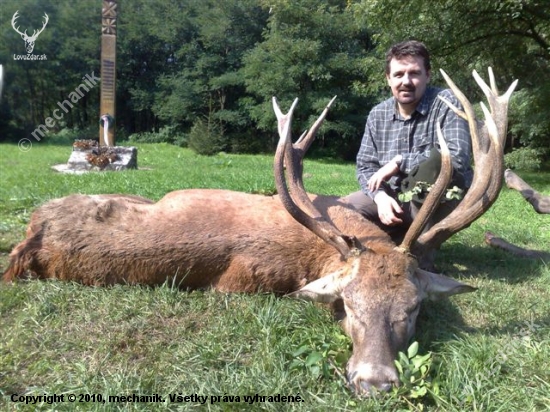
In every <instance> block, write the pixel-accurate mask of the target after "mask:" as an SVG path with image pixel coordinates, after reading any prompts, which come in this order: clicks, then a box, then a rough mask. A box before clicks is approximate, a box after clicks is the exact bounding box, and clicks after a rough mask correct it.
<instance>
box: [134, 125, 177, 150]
mask: <svg viewBox="0 0 550 412" xmlns="http://www.w3.org/2000/svg"><path fill="white" fill-rule="evenodd" d="M128 140H130V142H136V143H170V144H175V145H178V146H187V136H185V135H184V134H183V133H179V132H178V130H177V127H176V126H164V127H161V129H160V130H159V131H158V132H157V133H155V132H142V133H134V134H132V135H130V136H129V138H128Z"/></svg>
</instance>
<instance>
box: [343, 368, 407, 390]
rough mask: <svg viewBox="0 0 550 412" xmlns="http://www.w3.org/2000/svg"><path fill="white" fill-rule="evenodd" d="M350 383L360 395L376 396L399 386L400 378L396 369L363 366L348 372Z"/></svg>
mask: <svg viewBox="0 0 550 412" xmlns="http://www.w3.org/2000/svg"><path fill="white" fill-rule="evenodd" d="M347 377H348V382H349V385H350V387H351V389H352V390H353V391H354V392H355V393H356V394H358V395H363V396H374V395H375V394H376V392H389V391H390V390H391V389H392V387H393V386H399V376H398V375H397V371H396V370H395V369H394V368H391V367H388V366H383V365H375V366H373V365H365V364H363V365H361V366H360V367H359V368H357V369H355V370H353V371H348V375H347Z"/></svg>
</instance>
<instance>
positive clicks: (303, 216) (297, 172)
mask: <svg viewBox="0 0 550 412" xmlns="http://www.w3.org/2000/svg"><path fill="white" fill-rule="evenodd" d="M335 98H336V97H334V98H333V99H332V100H331V101H330V103H329V104H328V105H327V107H326V108H325V110H324V111H323V113H321V115H320V116H319V118H318V119H317V121H316V122H315V123H314V125H313V126H312V128H311V129H310V131H309V132H308V133H307V134H306V133H304V134H303V135H302V136H301V137H300V139H299V140H298V141H297V142H296V143H295V144H292V141H291V133H290V125H291V122H292V114H293V112H294V108H295V107H296V104H297V103H298V99H295V100H294V102H293V103H292V106H291V108H290V110H289V111H288V113H287V114H283V113H282V111H281V109H280V108H279V105H278V104H277V99H276V98H275V97H273V110H274V111H275V115H276V116H277V120H278V130H279V144H278V145H277V151H276V153H275V161H274V165H273V166H274V172H275V185H276V186H277V191H278V193H279V197H280V199H281V202H282V203H283V205H284V207H285V209H286V210H287V211H288V213H289V214H290V215H291V216H292V217H293V218H294V219H295V220H296V221H297V222H298V223H300V224H301V225H303V226H305V227H306V228H308V229H309V230H310V231H312V232H313V233H315V234H316V235H317V236H319V237H320V238H321V239H323V240H324V241H325V242H327V243H328V244H330V245H331V246H333V247H334V248H336V249H337V250H338V251H339V252H340V254H341V255H342V256H343V257H344V258H347V257H348V256H350V255H351V254H354V253H356V251H358V250H362V249H363V247H362V245H361V244H360V242H359V241H358V240H357V239H356V238H355V237H354V236H348V235H344V234H342V233H341V232H340V231H339V230H338V228H336V226H334V225H333V224H331V223H329V222H328V221H327V220H326V219H325V218H324V217H323V216H322V215H321V213H320V212H319V211H318V210H317V208H316V207H315V206H314V205H313V203H312V202H311V200H310V199H309V197H308V195H307V193H306V191H305V189H304V185H303V181H302V170H303V165H302V160H303V157H304V155H305V153H306V151H307V149H308V148H309V146H310V145H311V143H312V142H313V139H314V138H315V134H316V132H317V130H318V129H319V127H320V126H321V124H322V122H323V120H324V118H325V116H326V114H327V113H328V109H329V107H330V105H331V104H332V102H333V101H334V99H335ZM283 163H286V167H287V172H288V180H289V183H290V191H289V188H288V185H287V181H286V179H285V170H284V169H285V167H284V164H283ZM294 198H295V199H294ZM296 202H297V203H298V204H297V203H296Z"/></svg>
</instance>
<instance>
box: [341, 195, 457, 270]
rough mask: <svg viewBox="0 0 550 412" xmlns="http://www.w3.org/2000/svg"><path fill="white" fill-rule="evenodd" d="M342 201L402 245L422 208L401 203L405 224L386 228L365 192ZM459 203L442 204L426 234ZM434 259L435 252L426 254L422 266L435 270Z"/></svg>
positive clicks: (348, 196)
mask: <svg viewBox="0 0 550 412" xmlns="http://www.w3.org/2000/svg"><path fill="white" fill-rule="evenodd" d="M342 200H343V201H344V202H345V203H347V204H348V205H349V206H350V207H351V208H352V209H355V210H357V211H358V212H359V213H361V215H363V216H364V217H365V218H367V219H368V220H370V221H371V222H373V223H375V224H376V225H378V226H379V227H380V228H381V229H382V230H384V231H385V232H386V233H388V234H389V235H390V237H391V238H392V240H393V241H394V242H395V244H400V243H401V241H402V240H403V238H404V237H405V234H406V233H407V230H408V229H409V226H410V225H411V223H412V221H413V219H414V218H415V217H416V215H417V214H418V211H419V210H420V207H421V205H420V204H417V203H415V202H405V203H401V202H399V204H400V206H401V208H402V209H403V215H402V216H400V217H401V219H403V223H402V224H400V225H395V226H386V225H384V224H383V223H382V222H381V221H380V219H379V218H378V206H377V205H376V203H374V200H372V199H371V198H370V197H369V196H367V195H366V194H364V193H363V192H361V191H358V192H354V193H351V194H349V195H347V196H346V197H344V198H343V199H342ZM458 203H459V201H457V200H451V201H447V202H443V203H441V204H440V205H439V207H438V208H437V210H436V211H435V213H434V214H433V215H432V217H431V218H430V220H429V221H428V223H427V224H426V226H425V227H424V232H425V231H427V230H428V229H429V228H431V227H432V226H433V225H435V224H436V223H437V222H439V221H441V220H442V219H444V218H445V217H447V216H448V215H449V214H450V213H451V212H452V211H453V210H454V209H455V208H456V206H457V205H458ZM433 258H434V253H433V252H431V253H428V254H426V256H425V257H424V259H423V261H422V262H420V266H421V267H422V268H424V269H428V270H429V269H433ZM424 260H425V261H424Z"/></svg>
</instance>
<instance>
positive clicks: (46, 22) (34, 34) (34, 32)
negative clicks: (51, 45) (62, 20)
mask: <svg viewBox="0 0 550 412" xmlns="http://www.w3.org/2000/svg"><path fill="white" fill-rule="evenodd" d="M44 17H45V18H46V19H45V20H44V24H42V28H41V29H40V30H38V31H37V30H34V31H33V33H32V36H31V38H32V39H34V40H36V38H37V37H38V35H39V34H40V33H42V32H43V31H44V29H45V28H46V25H47V24H48V22H49V21H50V18H49V17H48V15H47V14H46V13H45V12H44Z"/></svg>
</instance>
